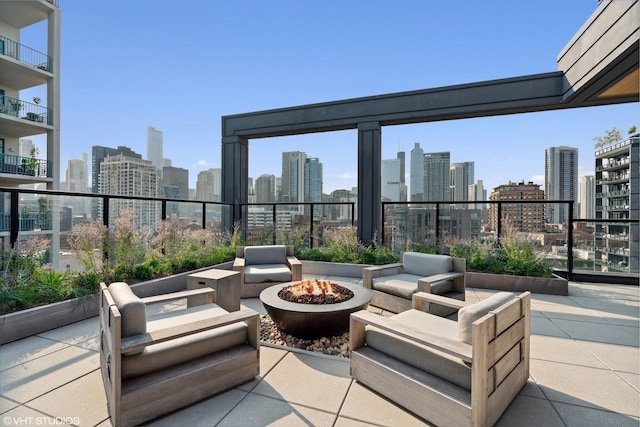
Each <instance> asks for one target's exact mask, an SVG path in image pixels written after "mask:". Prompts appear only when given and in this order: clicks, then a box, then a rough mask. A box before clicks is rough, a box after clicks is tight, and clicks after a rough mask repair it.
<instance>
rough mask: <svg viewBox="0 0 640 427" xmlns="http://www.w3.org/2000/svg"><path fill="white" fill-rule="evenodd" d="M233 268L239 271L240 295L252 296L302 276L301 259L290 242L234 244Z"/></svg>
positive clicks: (300, 278)
mask: <svg viewBox="0 0 640 427" xmlns="http://www.w3.org/2000/svg"><path fill="white" fill-rule="evenodd" d="M233 269H234V270H235V271H239V272H240V297H241V298H255V297H258V296H260V292H262V291H263V290H265V289H266V288H268V287H269V286H273V285H275V284H277V283H284V282H292V281H298V280H302V263H301V262H300V260H298V258H296V257H295V255H294V254H293V246H292V245H287V246H285V245H266V246H236V259H235V261H234V262H233Z"/></svg>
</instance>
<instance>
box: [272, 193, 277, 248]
mask: <svg viewBox="0 0 640 427" xmlns="http://www.w3.org/2000/svg"><path fill="white" fill-rule="evenodd" d="M271 212H272V213H273V236H271V240H272V241H273V244H274V245H275V244H276V240H277V239H276V235H277V234H278V226H277V224H276V218H277V215H276V204H275V203H274V204H273V205H271Z"/></svg>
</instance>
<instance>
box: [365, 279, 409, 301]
mask: <svg viewBox="0 0 640 427" xmlns="http://www.w3.org/2000/svg"><path fill="white" fill-rule="evenodd" d="M418 279H420V277H419V276H416V275H413V274H406V273H403V274H393V275H391V276H384V277H376V278H375V279H373V281H372V284H371V286H372V288H373V289H374V290H376V291H380V292H384V293H385V294H390V295H395V296H397V297H400V298H405V299H408V300H410V299H411V295H413V294H414V293H415V292H416V291H417V290H418Z"/></svg>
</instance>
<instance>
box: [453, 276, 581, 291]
mask: <svg viewBox="0 0 640 427" xmlns="http://www.w3.org/2000/svg"><path fill="white" fill-rule="evenodd" d="M465 282H466V284H465V286H466V287H467V288H480V289H495V290H499V291H509V292H524V291H531V292H532V293H537V294H551V295H563V296H567V295H569V282H568V281H567V280H565V279H562V278H557V277H551V278H546V277H527V276H512V275H509V274H492V273H476V272H471V271H467V274H466V281H465Z"/></svg>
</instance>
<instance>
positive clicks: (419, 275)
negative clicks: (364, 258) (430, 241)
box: [362, 252, 466, 316]
mask: <svg viewBox="0 0 640 427" xmlns="http://www.w3.org/2000/svg"><path fill="white" fill-rule="evenodd" d="M465 266H466V261H465V259H464V258H455V257H451V256H448V255H433V254H423V253H418V252H405V253H404V254H402V262H401V263H394V264H387V265H380V266H374V267H365V268H363V269H362V284H363V286H364V287H365V288H367V289H371V292H372V294H373V297H372V299H371V303H370V304H371V305H373V306H376V307H380V308H382V309H384V310H387V311H390V312H392V313H400V312H403V311H405V310H409V309H410V308H411V297H412V295H413V294H415V293H416V292H426V293H431V294H437V295H444V296H447V297H450V298H455V299H458V300H461V301H464V299H465ZM428 310H429V312H430V313H433V314H437V315H439V316H447V315H450V314H452V313H453V312H454V311H455V310H454V309H452V308H450V307H447V306H444V305H440V304H431V305H430V306H429V308H428Z"/></svg>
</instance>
